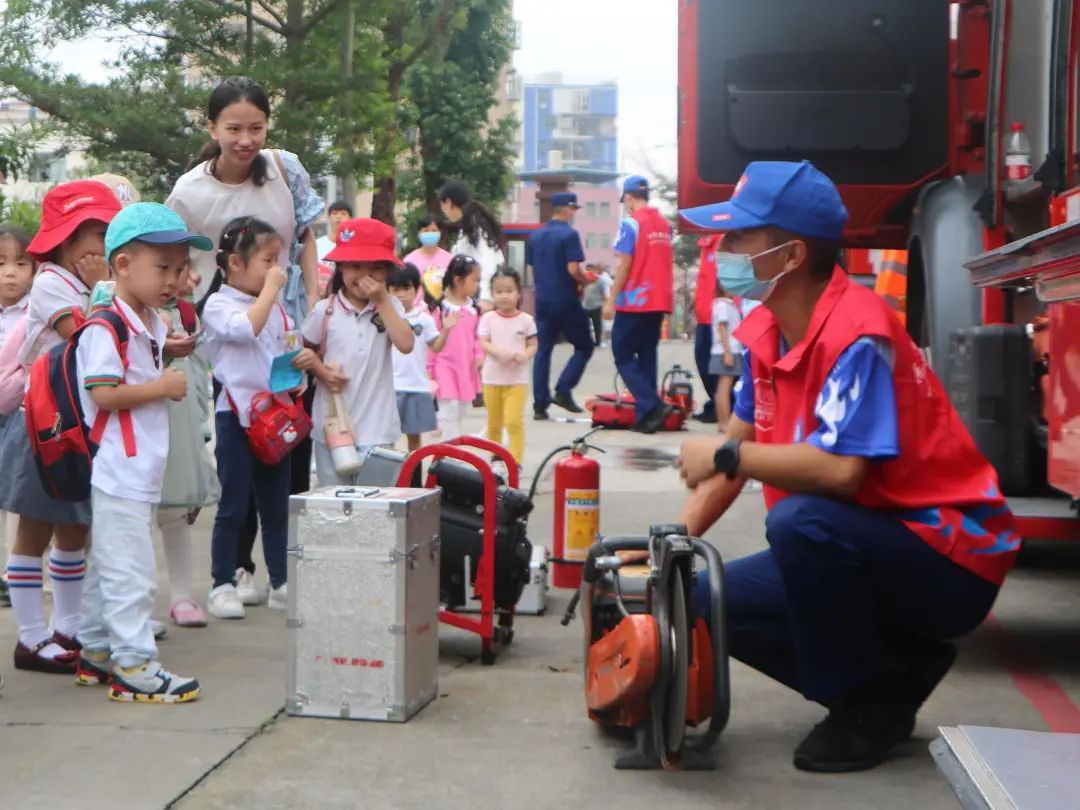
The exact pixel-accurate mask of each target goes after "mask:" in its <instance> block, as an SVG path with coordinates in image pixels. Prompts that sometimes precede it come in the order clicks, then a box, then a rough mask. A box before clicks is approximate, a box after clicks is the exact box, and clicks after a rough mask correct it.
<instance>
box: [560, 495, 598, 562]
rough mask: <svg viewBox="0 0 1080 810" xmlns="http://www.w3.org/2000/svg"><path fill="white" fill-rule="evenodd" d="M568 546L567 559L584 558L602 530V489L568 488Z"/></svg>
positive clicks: (564, 554) (566, 532)
mask: <svg viewBox="0 0 1080 810" xmlns="http://www.w3.org/2000/svg"><path fill="white" fill-rule="evenodd" d="M565 529H566V531H565V534H564V536H565V538H566V548H565V550H564V551H563V557H564V558H565V559H567V560H584V559H585V558H586V557H587V556H588V554H589V548H590V547H591V546H592V544H593V543H595V542H596V535H597V534H598V533H599V532H600V490H597V489H568V490H566V527H565Z"/></svg>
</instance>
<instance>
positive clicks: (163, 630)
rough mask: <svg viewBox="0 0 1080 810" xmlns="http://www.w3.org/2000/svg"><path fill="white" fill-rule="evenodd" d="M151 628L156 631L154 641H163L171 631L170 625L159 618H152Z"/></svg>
mask: <svg viewBox="0 0 1080 810" xmlns="http://www.w3.org/2000/svg"><path fill="white" fill-rule="evenodd" d="M150 629H151V630H152V631H153V632H154V641H161V640H162V639H163V638H165V636H166V635H167V634H168V632H169V627H168V625H166V624H165V622H159V621H158V620H157V619H151V620H150Z"/></svg>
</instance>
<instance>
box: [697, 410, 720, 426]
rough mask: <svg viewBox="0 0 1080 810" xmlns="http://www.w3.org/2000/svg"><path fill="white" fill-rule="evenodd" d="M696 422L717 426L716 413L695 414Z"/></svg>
mask: <svg viewBox="0 0 1080 810" xmlns="http://www.w3.org/2000/svg"><path fill="white" fill-rule="evenodd" d="M694 421H695V422H701V423H702V424H704V425H715V424H716V411H702V412H701V413H695V414H694Z"/></svg>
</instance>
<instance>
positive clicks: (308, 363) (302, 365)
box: [292, 349, 319, 371]
mask: <svg viewBox="0 0 1080 810" xmlns="http://www.w3.org/2000/svg"><path fill="white" fill-rule="evenodd" d="M318 362H319V355H317V354H315V351H314V350H313V349H301V350H300V354H298V355H296V357H294V358H293V361H292V364H293V368H298V369H300V370H301V371H310V370H311V369H312V368H314V367H315V365H316V364H317V363H318Z"/></svg>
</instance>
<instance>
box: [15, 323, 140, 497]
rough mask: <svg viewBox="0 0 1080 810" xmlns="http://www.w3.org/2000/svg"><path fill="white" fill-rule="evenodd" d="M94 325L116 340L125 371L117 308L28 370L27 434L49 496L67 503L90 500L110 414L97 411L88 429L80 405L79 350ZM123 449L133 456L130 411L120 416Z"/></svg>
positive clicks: (123, 327)
mask: <svg viewBox="0 0 1080 810" xmlns="http://www.w3.org/2000/svg"><path fill="white" fill-rule="evenodd" d="M91 324H104V325H105V326H106V327H107V328H108V329H109V331H110V332H111V333H112V336H113V340H114V341H116V348H117V351H118V352H119V353H120V361H121V362H122V363H123V366H124V369H125V371H126V370H127V348H128V327H127V323H126V322H125V321H124V317H123V316H122V315H121V314H120V313H119V312H117V311H116V310H114V309H101V310H98V311H97V312H95V313H94V314H93V315H91V316H90V317H89V318H88V319H87V320H86V321H85V322H84V323H82V325H80V326H79V327H78V328H76V330H75V331H74V332H72V333H71V337H70V338H68V341H67V342H66V343H61V344H59V345H57V346H54V347H53V348H52V349H50V350H49V351H48V352H47V353H46V354H43V355H42V356H41V357H39V358H38V359H37V360H35V361H34V364H33V365H32V366H31V367H30V387H29V388H28V389H27V391H26V398H25V399H24V400H23V407H24V408H26V432H27V435H29V437H30V449H31V450H32V451H33V453H34V461H35V462H37V468H38V476H39V477H40V478H41V484H42V486H43V487H44V488H45V492H47V493H48V494H49V495H51V496H52V497H54V498H60V499H62V500H65V501H83V500H86V499H87V498H89V497H90V472H91V469H92V465H93V460H94V455H95V454H96V453H97V450H98V445H99V444H100V443H101V436H102V434H103V433H104V432H105V425H106V423H107V422H108V421H109V417H110V416H111V415H112V414H111V412H109V411H106V410H99V411H98V415H97V419H95V420H94V425H93V427H88V426H87V424H86V416H85V415H84V413H83V408H82V402H81V401H80V400H79V388H80V386H79V377H78V374H77V373H76V368H75V350H76V349H77V348H78V345H79V338H80V337H81V336H82V334H83V332H85V331H86V328H87V327H88V326H89V325H91ZM117 417H118V418H119V419H120V432H121V434H122V435H123V437H124V449H125V450H126V451H127V454H128V455H129V456H133V455H135V429H134V426H133V424H132V421H131V411H128V410H124V411H118V412H117Z"/></svg>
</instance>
